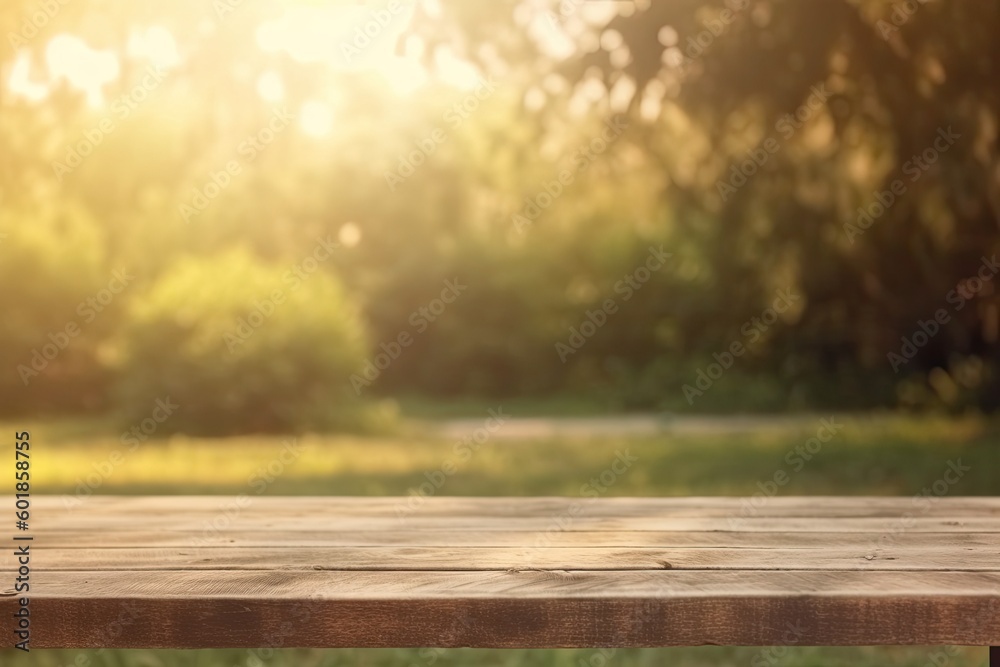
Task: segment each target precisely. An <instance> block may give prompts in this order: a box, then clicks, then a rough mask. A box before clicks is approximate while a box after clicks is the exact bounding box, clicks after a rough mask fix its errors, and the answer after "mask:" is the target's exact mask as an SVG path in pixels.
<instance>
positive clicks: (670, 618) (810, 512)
mask: <svg viewBox="0 0 1000 667" xmlns="http://www.w3.org/2000/svg"><path fill="white" fill-rule="evenodd" d="M4 502H8V506H11V507H12V506H13V499H12V498H9V497H8V498H6V499H4ZM407 506H408V500H407V499H401V498H316V497H310V498H295V497H280V498H268V497H252V498H250V497H244V498H242V499H238V498H225V497H217V496H202V497H187V496H185V497H140V498H130V497H108V496H105V497H92V498H89V499H84V500H82V501H80V502H78V503H77V502H75V501H74V502H66V501H65V499H63V498H59V497H55V496H51V497H45V496H38V497H35V498H33V502H32V531H31V532H32V534H33V536H34V540H33V542H32V543H31V552H32V554H31V555H32V560H31V567H32V571H31V591H30V600H31V602H30V608H31V612H32V616H31V618H32V647H34V648H42V647H56V646H61V647H98V646H107V647H178V648H180V647H233V646H240V647H243V646H246V647H278V646H284V647H290V646H321V647H337V646H501V647H515V646H520V647H543V646H551V647H569V646H668V645H699V644H736V645H767V644H796V645H809V644H814V645H815V644H819V645H849V644H855V645H871V644H971V645H986V644H991V643H992V644H1000V498H941V499H935V500H934V501H933V502H930V503H927V502H917V501H914V499H913V498H832V497H810V498H789V497H775V498H770V499H768V500H767V502H765V503H763V504H760V506H759V507H754V506H752V505H750V504H749V503H748V501H747V500H746V499H739V498H664V499H649V498H620V499H599V500H597V499H590V498H576V499H574V498H428V499H422V500H421V501H420V502H419V504H416V503H414V504H413V505H412V506H411V507H413V509H412V511H408V510H404V511H402V512H400V508H406V507H407ZM13 551H14V548H13V547H11V548H9V549H7V550H5V551H4V552H3V553H2V555H0V618H2V619H3V621H2V622H0V632H4V633H6V634H7V636H12V635H11V634H10V631H11V629H12V628H11V622H12V621H11V619H12V616H11V613H13V611H14V610H15V609H16V598H17V597H18V596H17V595H15V594H13V580H14V576H15V575H14V571H15V570H16V568H17V562H16V558H15V556H14V554H13Z"/></svg>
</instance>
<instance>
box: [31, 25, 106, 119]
mask: <svg viewBox="0 0 1000 667" xmlns="http://www.w3.org/2000/svg"><path fill="white" fill-rule="evenodd" d="M45 61H46V63H47V64H48V68H49V75H50V76H51V78H52V80H53V81H55V82H58V81H59V79H63V78H64V79H66V81H67V82H68V83H69V85H70V86H71V87H73V88H76V89H78V90H81V91H83V92H84V93H86V95H87V102H88V103H89V104H90V105H91V106H100V105H101V104H102V103H103V102H104V95H103V93H102V92H101V88H102V87H103V86H104V84H106V83H110V82H112V81H114V80H115V79H117V78H118V74H119V71H120V68H119V64H118V57H117V56H116V55H115V54H114V52H112V51H98V50H96V49H92V48H90V47H89V46H88V45H87V43H86V42H84V41H83V40H82V39H80V38H79V37H76V36H74V35H67V34H62V35H58V36H56V37H53V38H52V41H50V42H49V44H48V46H47V47H46V49H45Z"/></svg>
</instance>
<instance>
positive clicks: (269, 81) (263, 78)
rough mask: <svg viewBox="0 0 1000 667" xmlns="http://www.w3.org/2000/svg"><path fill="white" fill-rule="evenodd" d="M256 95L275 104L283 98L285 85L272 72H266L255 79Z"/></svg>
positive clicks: (279, 77)
mask: <svg viewBox="0 0 1000 667" xmlns="http://www.w3.org/2000/svg"><path fill="white" fill-rule="evenodd" d="M257 94H258V95H260V96H261V98H262V99H265V100H267V101H268V102H277V101H279V100H281V99H282V98H284V96H285V84H284V82H283V81H282V80H281V75H279V74H278V73H277V72H275V71H274V70H268V71H266V72H264V73H263V74H261V75H260V77H259V78H258V79H257Z"/></svg>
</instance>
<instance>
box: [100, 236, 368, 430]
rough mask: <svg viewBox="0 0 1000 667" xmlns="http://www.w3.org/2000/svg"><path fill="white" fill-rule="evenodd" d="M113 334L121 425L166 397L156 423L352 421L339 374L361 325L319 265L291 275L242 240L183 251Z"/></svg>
mask: <svg viewBox="0 0 1000 667" xmlns="http://www.w3.org/2000/svg"><path fill="white" fill-rule="evenodd" d="M290 264H291V263H289V265H290ZM124 336H125V340H124V346H123V347H124V356H123V360H122V368H121V396H120V398H119V405H120V406H122V408H123V410H124V412H125V413H126V414H125V416H126V417H127V419H128V420H129V423H137V422H140V421H141V420H143V419H146V418H148V417H150V416H153V417H154V418H160V417H163V416H164V412H165V410H164V409H161V410H160V411H158V412H157V413H156V414H153V413H154V409H155V408H156V403H157V401H158V400H163V401H166V399H167V398H168V397H169V399H170V401H171V402H172V404H175V405H177V406H178V407H177V408H176V409H171V410H170V412H171V414H170V416H169V417H168V418H166V419H163V420H162V421H163V422H164V431H171V432H172V431H179V432H184V433H189V434H205V435H208V434H213V435H214V434H233V433H257V432H300V431H305V430H324V429H330V428H344V427H357V426H360V425H363V424H362V422H363V421H364V419H365V416H364V415H365V411H363V410H362V409H361V401H360V399H359V398H358V396H357V395H356V393H355V392H354V390H353V388H352V387H351V384H350V380H349V377H350V374H351V373H352V372H355V371H356V370H357V369H358V368H360V367H361V365H362V364H363V358H364V352H365V343H364V335H363V327H362V325H361V322H360V319H359V316H358V314H357V310H356V309H355V307H354V306H353V305H352V304H351V302H350V300H349V299H348V298H347V295H346V294H345V291H344V289H343V288H342V287H341V285H340V284H339V282H338V281H337V280H335V279H334V278H333V277H332V276H330V275H329V274H328V273H326V272H324V270H323V268H322V267H321V268H320V269H318V270H316V271H315V272H314V273H312V274H309V275H305V276H302V275H298V274H296V273H293V272H292V271H290V270H288V269H286V267H283V266H281V265H268V264H262V263H261V262H260V261H259V260H257V259H255V258H254V257H253V256H252V255H250V254H249V253H247V252H245V251H242V250H241V251H233V252H228V253H226V254H223V255H220V256H216V257H209V258H198V259H186V260H183V261H181V262H180V263H178V264H177V265H176V266H174V267H173V268H172V269H170V270H168V271H167V272H166V273H165V274H164V275H163V276H162V277H161V278H160V279H159V280H157V281H156V282H155V283H154V284H153V285H152V286H151V287H150V289H149V290H148V292H147V293H146V294H145V295H141V296H140V297H139V298H138V299H137V300H136V301H135V302H134V303H133V305H132V308H131V309H130V312H129V316H128V321H127V323H126V326H125V333H124ZM158 430H159V428H158Z"/></svg>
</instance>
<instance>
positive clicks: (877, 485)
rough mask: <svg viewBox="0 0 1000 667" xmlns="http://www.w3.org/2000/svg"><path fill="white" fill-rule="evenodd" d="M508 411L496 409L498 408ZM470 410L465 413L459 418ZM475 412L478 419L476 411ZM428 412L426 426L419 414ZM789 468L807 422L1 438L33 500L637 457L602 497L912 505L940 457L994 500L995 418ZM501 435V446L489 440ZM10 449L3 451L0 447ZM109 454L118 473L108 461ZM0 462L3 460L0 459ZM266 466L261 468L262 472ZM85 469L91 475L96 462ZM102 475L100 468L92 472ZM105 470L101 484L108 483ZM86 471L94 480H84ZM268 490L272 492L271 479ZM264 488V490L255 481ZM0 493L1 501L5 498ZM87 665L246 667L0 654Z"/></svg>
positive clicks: (43, 429) (470, 485)
mask: <svg viewBox="0 0 1000 667" xmlns="http://www.w3.org/2000/svg"><path fill="white" fill-rule="evenodd" d="M505 411H507V407H506V406H505ZM468 414H474V413H471V412H470V413H468ZM477 414H478V415H482V416H485V414H484V412H478V413H477ZM424 416H426V415H424ZM838 421H843V423H844V426H843V428H842V429H841V430H840V432H839V433H837V435H836V436H835V437H834V438H833V439H831V440H830V441H829V442H827V443H825V444H823V445H822V448H821V449H820V450H819V451H818V452H817V453H816V454H815V455H814V456H813V457H812V458H811V460H809V461H807V462H803V465H802V468H801V470H799V471H797V472H796V471H794V470H793V469H792V466H791V465H790V464H789V463H788V462H787V461H786V456H788V455H789V454H788V453H789V452H794V450H795V448H796V447H800V446H802V445H803V443H804V442H805V441H806V440H807V439H808V438H810V437H812V436H814V435H815V434H816V429H817V427H818V425H819V424H818V421H817V422H810V421H809V420H806V421H794V422H786V421H780V420H777V421H775V422H774V423H773V424H770V425H767V426H765V427H763V428H756V429H754V430H753V431H750V432H744V433H730V434H726V435H719V434H714V435H713V434H707V433H689V434H685V435H677V436H673V435H669V434H663V435H657V436H647V437H640V438H601V439H586V438H559V439H551V438H547V439H538V440H505V439H503V438H502V437H495V438H493V439H491V440H488V441H486V442H485V443H484V444H483V445H482V446H481V447H480V449H479V450H478V451H475V452H474V453H472V455H471V456H470V457H469V459H468V460H467V461H460V460H458V459H457V458H456V455H455V453H454V445H455V441H454V440H448V439H444V438H442V437H440V436H434V435H433V434H432V433H431V432H430V431H425V430H421V429H420V428H418V427H416V426H411V427H410V428H409V429H408V431H407V432H406V433H405V434H400V435H396V436H378V437H358V436H319V435H307V436H302V437H300V438H298V440H297V441H296V449H295V452H296V453H295V456H294V458H293V460H290V461H289V459H288V457H287V456H286V464H282V465H281V469H280V470H279V469H278V467H277V464H276V463H275V462H276V461H278V460H279V459H278V456H279V454H280V453H281V451H282V448H283V447H286V446H287V442H288V439H286V438H281V437H240V438H231V439H196V438H186V437H172V438H168V439H162V440H150V441H148V442H145V443H143V444H141V445H140V446H139V447H138V448H137V449H136V450H135V451H131V452H130V451H128V447H127V446H126V445H123V444H122V443H121V442H120V439H119V436H118V435H117V434H116V433H115V432H114V431H110V430H109V428H110V427H109V424H108V423H107V422H104V421H56V422H47V423H38V424H26V423H16V424H15V423H9V424H4V426H5V427H6V428H7V430H8V431H10V432H13V430H15V429H16V430H24V429H29V430H30V431H31V433H32V442H33V443H34V447H33V449H32V452H33V454H34V458H33V473H34V479H35V486H34V490H35V492H36V493H54V494H63V493H66V494H73V493H74V492H75V489H76V488H77V485H78V484H79V483H80V482H81V481H83V480H84V479H85V478H86V477H87V475H88V474H90V475H91V476H92V477H91V480H92V482H93V480H95V479H97V480H99V485H98V486H97V489H96V493H117V494H131V493H170V494H174V493H181V494H185V493H186V494H191V493H205V494H238V493H247V494H249V495H254V494H256V493H258V490H259V492H260V493H261V494H265V495H271V494H274V495H295V494H307V495H319V494H347V495H397V494H406V493H408V491H409V490H410V489H412V488H415V487H417V486H418V485H419V484H421V483H422V482H423V481H424V473H425V472H428V471H433V470H437V469H439V468H440V467H441V466H442V465H443V463H444V462H445V461H446V460H449V459H452V460H453V462H455V463H456V464H457V467H458V472H457V473H456V474H455V475H453V476H452V477H450V478H448V480H447V482H446V483H445V484H444V485H443V486H442V487H441V489H440V490H439V491H437V493H438V494H439V495H569V496H575V495H578V494H579V493H580V487H581V486H582V485H583V484H585V483H586V482H587V481H588V480H589V479H590V478H592V477H594V476H595V475H598V474H600V472H601V471H602V470H604V469H605V468H607V467H608V466H609V465H610V464H611V463H612V461H613V460H614V458H615V455H616V454H615V452H616V451H620V450H625V449H627V450H629V452H630V453H631V454H632V455H633V456H636V457H638V461H637V462H636V463H635V464H634V465H633V466H632V468H631V469H629V471H628V472H626V473H625V474H624V475H622V476H621V477H619V478H618V480H617V481H616V482H615V484H614V485H613V486H611V487H610V488H609V489H608V495H616V496H627V495H635V496H669V495H750V494H753V493H755V492H757V491H758V488H757V482H763V481H765V480H768V479H771V478H772V477H773V475H774V473H775V472H776V471H777V470H785V471H786V472H787V473H788V474H789V477H790V481H789V482H788V484H787V485H786V486H784V487H783V488H782V489H781V490H780V493H781V494H782V495H791V494H841V495H852V494H853V495H857V494H877V495H912V494H916V493H919V492H920V490H921V489H922V488H924V487H925V486H929V485H930V484H932V483H933V482H934V481H935V480H938V479H940V478H941V476H942V474H943V473H944V471H945V470H946V469H947V466H948V462H949V461H958V460H961V462H962V463H963V464H964V465H966V466H971V470H970V471H969V472H968V473H966V474H965V475H964V476H963V477H962V479H961V481H960V482H959V483H958V484H957V485H955V487H953V488H952V489H950V490H949V493H950V494H951V495H1000V476H998V475H997V474H996V460H997V455H998V454H1000V423H998V422H996V421H991V420H987V419H983V418H978V417H967V418H962V419H946V418H933V417H927V418H919V419H918V418H904V417H897V416H881V417H878V418H862V417H855V418H850V419H844V420H838ZM502 435H503V433H502V431H501V432H500V433H499V434H498V436H502ZM5 446H6V447H12V444H8V445H5ZM115 451H117V452H119V453H120V454H121V456H122V459H121V461H120V463H119V464H117V465H113V466H111V469H110V471H108V468H107V466H105V465H102V462H107V461H110V460H112V456H113V453H114V452H115ZM9 454H11V452H5V453H4V455H5V456H6V455H9ZM269 465H271V471H270V473H268V472H267V471H268V466H269ZM95 466H96V467H95ZM102 469H103V471H104V472H99V471H101V470H102ZM105 473H107V474H105ZM94 475H96V477H94ZM268 480H270V481H268ZM262 482H264V483H263V484H262ZM6 484H7V485H8V486H6V487H0V491H2V492H4V493H10V492H11V491H12V489H11V488H9V484H10V483H9V482H6ZM935 650H938V649H933V648H925V647H906V648H885V647H881V648H836V649H826V648H823V649H818V648H790V649H789V650H788V651H787V653H785V654H783V655H782V656H781V657H780V658H779V657H775V658H774V659H770V658H771V657H772V656H771V655H770V654H768V653H762V651H761V649H758V648H729V647H698V648H677V649H643V650H628V651H625V650H620V651H617V652H616V653H615V655H614V656H612V657H611V659H610V660H608V661H607V664H610V665H620V666H622V667H626V666H633V665H634V666H644V665H650V666H652V665H657V666H659V665H677V666H682V667H707V666H708V665H751V666H753V665H776V666H779V667H780V666H784V667H806V666H813V665H851V666H852V667H867V666H871V667H888V666H894V665H898V666H906V667H924V666H925V665H928V664H933V662H931V654H932V653H933V652H934V651H935ZM81 655H82V656H84V657H86V658H87V659H89V661H90V662H89V663H87V664H88V665H91V666H93V667H99V666H104V665H107V666H115V667H118V666H120V667H126V666H127V667H159V666H163V667H175V666H176V667H182V666H183V667H197V666H204V667H232V666H236V665H246V666H248V667H256V665H258V664H260V663H258V662H256V661H255V660H254V659H253V657H252V655H251V654H250V653H248V652H246V651H242V650H211V651H102V652H97V651H83V652H78V651H69V650H56V651H32V653H31V654H30V656H25V655H23V654H20V653H19V652H13V651H11V650H4V651H0V664H3V665H11V666H12V667H19V666H21V665H32V666H35V665H38V666H40V667H56V666H59V667H62V666H63V665H72V664H80V665H82V664H83V663H75V661H76V660H77V659H78V657H79V656H81ZM602 658H603V656H600V654H598V653H595V652H594V651H584V650H580V651H570V650H534V651H500V650H470V649H454V650H449V651H427V650H424V651H423V652H421V651H420V650H416V649H414V650H323V651H320V650H297V649H287V650H277V651H274V655H273V656H271V657H269V658H268V659H266V660H263V661H262V662H263V664H268V665H275V666H279V667H283V666H285V665H288V666H292V665H296V666H297V665H304V666H315V667H321V666H327V665H331V666H332V665H371V666H372V667H383V666H386V667H387V666H388V665H415V666H418V667H429V666H430V665H432V664H433V665H443V666H448V665H511V666H514V665H538V666H539V667H542V666H545V667H562V666H565V667H570V666H573V667H577V666H578V665H601V664H603V663H602V662H601V660H602ZM986 660H987V657H986V652H985V650H984V649H974V648H968V649H963V650H962V651H961V652H960V653H959V654H958V655H956V656H954V657H950V658H949V661H948V663H947V664H948V665H949V667H951V666H955V667H958V666H961V667H968V666H973V665H976V666H979V665H985V664H986Z"/></svg>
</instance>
